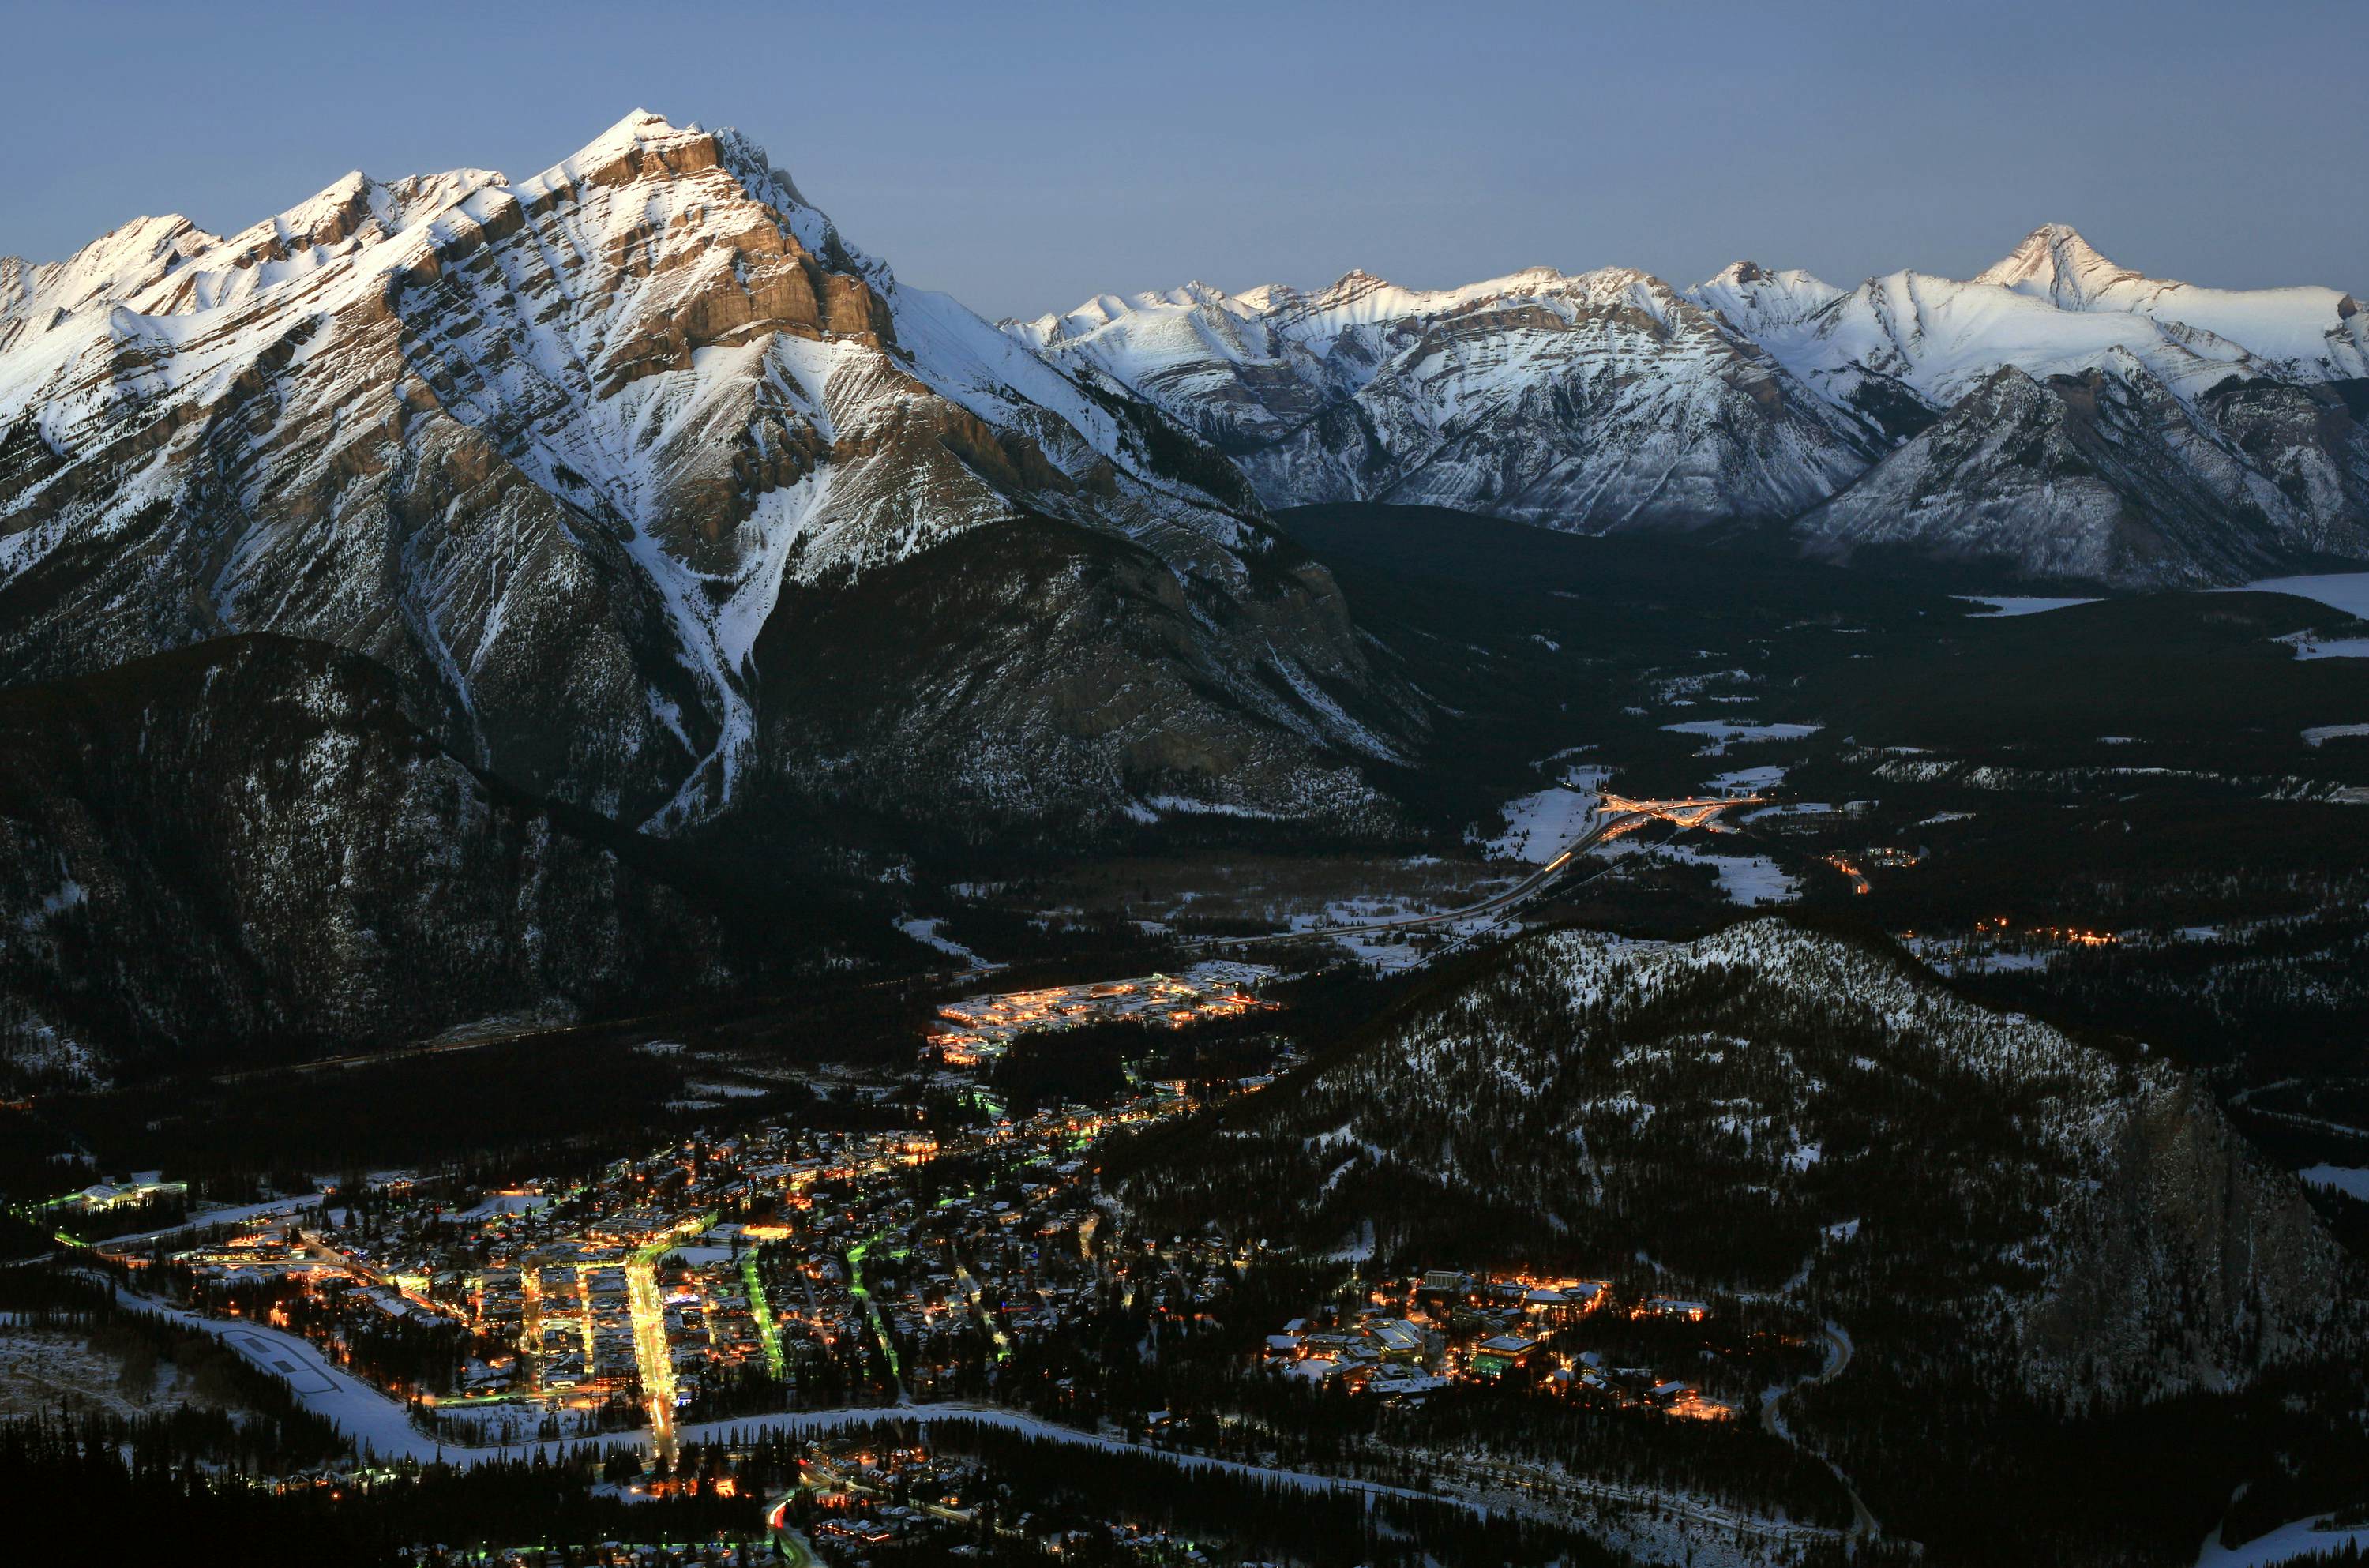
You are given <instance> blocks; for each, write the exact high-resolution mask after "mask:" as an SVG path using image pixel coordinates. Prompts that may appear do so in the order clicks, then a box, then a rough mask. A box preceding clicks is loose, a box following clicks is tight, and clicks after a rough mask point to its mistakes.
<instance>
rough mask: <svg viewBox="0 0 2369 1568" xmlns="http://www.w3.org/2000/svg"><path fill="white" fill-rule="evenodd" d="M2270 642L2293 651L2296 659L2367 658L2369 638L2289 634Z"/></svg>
mask: <svg viewBox="0 0 2369 1568" xmlns="http://www.w3.org/2000/svg"><path fill="white" fill-rule="evenodd" d="M2271 640H2272V642H2279V643H2284V644H2286V645H2287V647H2291V648H2293V649H2295V658H2369V637H2313V636H2306V635H2304V634H2303V633H2301V632H2291V633H2289V634H2288V635H2285V636H2283V637H2273V638H2272V639H2271Z"/></svg>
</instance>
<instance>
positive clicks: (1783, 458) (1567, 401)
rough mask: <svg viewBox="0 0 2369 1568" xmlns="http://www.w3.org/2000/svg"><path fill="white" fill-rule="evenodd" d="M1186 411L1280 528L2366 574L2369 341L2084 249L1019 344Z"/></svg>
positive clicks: (2353, 329)
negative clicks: (1427, 512) (1770, 542)
mask: <svg viewBox="0 0 2369 1568" xmlns="http://www.w3.org/2000/svg"><path fill="white" fill-rule="evenodd" d="M1004 328H1005V330H1006V331H1007V332H1009V333H1010V334H1011V335H1012V336H1013V338H1015V339H1016V340H1018V341H1020V342H1022V343H1024V344H1026V345H1027V346H1029V347H1030V348H1032V349H1036V350H1037V351H1038V352H1039V353H1041V354H1043V355H1045V356H1046V357H1047V359H1048V360H1050V361H1052V362H1053V363H1055V364H1057V365H1060V366H1063V367H1065V368H1068V369H1070V370H1071V371H1073V372H1076V373H1077V374H1078V375H1079V376H1080V377H1081V379H1083V380H1088V381H1099V382H1101V383H1103V384H1104V385H1107V386H1109V387H1111V388H1113V389H1123V390H1125V391H1127V392H1131V393H1134V394H1136V395H1140V396H1142V397H1145V398H1148V399H1150V401H1152V402H1155V403H1157V404H1158V405H1160V406H1161V407H1162V408H1163V409H1165V410H1166V411H1167V412H1168V413H1170V414H1171V415H1173V416H1174V417H1175V418H1177V419H1178V420H1179V421H1180V422H1181V423H1184V424H1185V425H1187V426H1189V427H1190V428H1191V429H1194V430H1195V431H1196V432H1197V433H1198V434H1200V435H1201V436H1203V437H1204V438H1206V439H1207V440H1208V441H1210V442H1211V443H1212V444H1214V445H1216V446H1217V447H1218V448H1219V450H1220V451H1223V452H1226V453H1227V454H1228V455H1229V456H1230V457H1232V458H1233V459H1234V460H1235V462H1236V463H1237V464H1240V465H1241V467H1242V471H1243V472H1244V473H1245V474H1246V475H1249V477H1250V480H1251V482H1252V484H1253V486H1254V487H1255V489H1256V490H1257V492H1258V494H1259V497H1260V498H1261V499H1263V500H1265V502H1266V503H1267V504H1268V505H1270V506H1290V505H1296V504H1300V503H1305V502H1317V501H1343V500H1379V501H1392V502H1405V503H1425V504H1432V505H1439V506H1449V507H1459V508H1464V509H1475V510H1482V511H1489V512H1493V513H1496V514H1498V515H1501V516H1505V517H1508V518H1513V519H1516V520H1518V521H1527V522H1535V523H1539V524H1542V525H1544V526H1548V527H1554V528H1565V529H1571V530H1574V531H1576V532H1590V533H1602V532H1616V531H1621V530H1634V529H1680V530H1703V529H1721V528H1727V529H1733V528H1737V527H1760V528H1768V529H1772V530H1782V531H1785V532H1790V533H1791V535H1792V536H1793V537H1794V538H1796V539H1797V540H1798V541H1799V542H1800V543H1801V544H1802V545H1803V546H1804V547H1806V548H1808V549H1811V550H1814V551H1817V552H1820V553H1825V554H1830V555H1837V556H1840V557H1845V558H1848V557H1850V556H1852V555H1859V554H1862V553H1865V552H1869V551H1888V552H1896V553H1901V554H1906V555H1916V556H1923V557H1933V558H1938V559H1941V560H1947V561H1955V562H1963V563H1968V564H1974V565H1979V566H1983V567H1988V568H1990V569H1992V570H1994V571H1997V572H1998V573H2001V574H2003V575H2007V576H2012V577H2022V578H2055V579H2082V580H2087V581H2091V582H2097V583H2102V584H2107V585H2112V586H2121V587H2159V586H2169V585H2194V584H2218V583H2230V582H2238V581H2243V580H2245V579H2247V578H2249V577H2254V576H2260V575H2262V574H2263V573H2264V572H2266V571H2268V570H2271V569H2273V568H2276V567H2282V566H2287V565H2294V564H2299V563H2305V562H2309V561H2315V560H2319V559H2324V558H2328V557H2342V558H2353V559H2358V558H2362V557H2364V556H2369V429H2364V426H2363V419H2364V418H2369V317H2364V316H2363V314H2362V311H2361V307H2360V305H2359V304H2358V303H2357V302H2355V301H2354V300H2353V299H2352V297H2351V296H2350V295H2347V294H2343V293H2340V292H2337V291H2335V290H2332V289H2313V288H2297V289H2271V290H2258V291H2245V292H2233V291H2226V290H2216V289H2203V288H2198V287H2195V286H2193V285H2191V284H2186V283H2176V282H2167V281H2162V280H2154V279H2149V278H2146V277H2145V276H2143V275H2141V274H2139V273H2136V272H2132V271H2129V270H2127V269H2123V268H2118V267H2116V266H2114V265H2113V264H2112V263H2111V262H2109V261H2107V260H2106V259H2105V258H2103V257H2101V256H2100V255H2099V254H2098V253H2097V252H2096V251H2095V250H2093V249H2092V248H2091V247H2090V246H2089V245H2088V244H2087V243H2086V242H2085V241H2083V240H2082V238H2081V236H2080V235H2077V234H2076V233H2074V232H2073V231H2072V230H2071V229H2069V228H2066V227H2064V226H2062V225H2060V224H2048V225H2045V226H2043V227H2042V228H2039V229H2036V230H2034V231H2033V232H2032V233H2031V235H2029V236H2028V237H2027V238H2026V239H2024V241H2023V242H2022V243H2021V244H2020V245H2019V246H2016V247H2015V249H2014V250H2013V251H2012V252H2011V253H2010V254H2009V256H2008V257H2007V258H2004V259H2003V260H2001V261H2000V262H1999V263H1998V264H1997V265H1996V266H1994V267H1991V268H1989V269H1986V270H1985V271H1984V272H1983V273H1982V274H1981V275H1980V276H1978V277H1976V278H1974V279H1973V280H1967V281H1957V280H1950V279H1944V278H1936V277H1932V276H1929V275H1927V274H1923V273H1917V272H1895V273H1893V274H1890V275H1889V276H1886V277H1883V278H1874V279H1870V280H1868V281H1866V282H1864V283H1862V284H1860V286H1859V287H1858V288H1857V289H1853V290H1848V291H1846V290H1842V289H1837V288H1835V287H1833V286H1831V285H1829V284H1826V283H1824V282H1822V281H1820V280H1817V279H1815V278H1814V277H1811V276H1810V275H1809V274H1808V273H1805V272H1800V271H1782V272H1772V271H1770V270H1768V269H1764V268H1762V267H1759V266H1757V265H1755V264H1753V263H1750V262H1738V263H1736V264H1735V265H1734V266H1731V267H1729V268H1728V269H1725V270H1724V271H1722V272H1721V273H1720V274H1719V275H1718V276H1717V277H1715V278H1712V279H1711V280H1709V281H1707V282H1704V283H1701V284H1699V285H1698V286H1696V287H1695V288H1692V289H1687V290H1679V289H1676V288H1673V287H1672V286H1671V285H1669V284H1668V283H1665V282H1664V281H1663V280H1660V279H1658V278H1654V277H1652V276H1649V275H1647V274H1645V273H1642V272H1637V271H1633V270H1630V269H1619V268H1612V269H1603V270H1600V271H1595V272H1587V273H1582V274H1579V275H1577V276H1575V277H1573V276H1565V275H1563V274H1562V273H1560V272H1557V271H1554V270H1552V269H1546V268H1538V269H1530V270H1528V271H1524V272H1517V273H1515V274H1513V275H1511V276H1509V277H1505V278H1498V279H1493V280H1489V281H1487V282H1482V283H1474V284H1471V285H1468V286H1466V287H1463V288H1459V289H1448V290H1438V291H1416V290H1409V289H1402V288H1398V287H1395V286H1393V285H1391V284H1389V283H1386V282H1384V281H1382V280H1380V279H1378V278H1374V277H1371V276H1369V275H1368V274H1366V273H1363V272H1352V273H1350V274H1349V275H1348V276H1346V277H1345V278H1343V279H1342V280H1340V281H1338V282H1336V283H1334V284H1333V285H1332V286H1331V287H1329V288H1326V289H1322V290H1318V291H1316V292H1299V291H1298V290H1294V289H1288V288H1283V287H1279V286H1270V287H1265V288H1259V289H1253V290H1251V291H1249V292H1244V293H1242V294H1227V293H1224V292H1220V291H1219V290H1215V289H1211V288H1209V287H1207V286H1206V285H1203V284H1198V283H1193V284H1187V285H1185V286H1184V287H1183V288H1181V289H1176V290H1173V291H1170V292H1166V293H1153V294H1139V295H1136V296H1133V297H1131V298H1125V299H1122V298H1118V297H1116V296H1113V295H1108V294H1105V295H1102V296H1100V297H1098V298H1096V299H1094V300H1092V301H1089V302H1088V303H1086V304H1084V305H1082V306H1081V307H1079V308H1078V309H1077V310H1074V311H1071V312H1070V313H1069V314H1068V315H1048V316H1044V317H1041V318H1039V319H1037V320H1036V321H1031V322H1024V323H1023V322H1007V323H1005V324H1004Z"/></svg>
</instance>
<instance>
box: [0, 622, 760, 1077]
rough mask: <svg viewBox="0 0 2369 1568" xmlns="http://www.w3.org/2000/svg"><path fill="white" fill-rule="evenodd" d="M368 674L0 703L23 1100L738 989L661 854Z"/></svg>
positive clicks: (275, 655) (224, 662) (156, 662)
mask: <svg viewBox="0 0 2369 1568" xmlns="http://www.w3.org/2000/svg"><path fill="white" fill-rule="evenodd" d="M397 696H398V694H397V692H396V691H395V682H394V681H393V680H392V679H391V678H390V677H389V676H388V675H387V673H386V671H385V670H383V669H381V668H379V667H378V666H376V665H373V664H372V663H371V662H370V661H369V660H367V659H364V658H360V657H359V656H357V655H354V654H350V653H347V652H343V651H341V650H338V649H335V648H331V647H326V645H322V644H317V643H304V642H299V641H295V640H293V639H290V638H283V637H278V636H271V635H260V636H240V637H233V638H225V639H221V640H216V641H212V642H208V643H205V644H203V645H201V646H200V647H195V648H190V649H186V650H182V651H178V652H176V653H171V654H166V655H161V656H158V657H156V658H149V659H144V660H140V661H136V662H133V663H131V664H126V665H123V666H120V667H118V668H116V669H113V670H107V671H104V672H102V673H100V674H97V675H94V676H86V677H83V678H80V679H77V680H74V681H63V682H57V683H53V684H49V685H42V686H36V687H28V688H24V689H20V690H17V691H11V692H0V1049H5V1050H6V1053H7V1057H8V1061H9V1066H10V1067H11V1069H12V1070H13V1071H14V1072H15V1074H16V1075H17V1078H18V1079H19V1080H20V1081H24V1080H34V1081H38V1080H41V1079H43V1078H51V1079H65V1080H72V1079H75V1078H83V1079H88V1078H98V1079H105V1078H106V1077H108V1076H109V1075H111V1074H113V1073H114V1072H116V1071H117V1070H126V1069H138V1068H141V1067H143V1066H154V1065H157V1064H160V1063H163V1064H169V1065H171V1066H173V1067H176V1068H180V1067H188V1066H192V1065H198V1064H201V1063H203V1062H205V1061H207V1060H209V1059H227V1058H229V1057H231V1056H233V1055H237V1056H239V1057H240V1059H242V1060H251V1059H256V1058H258V1057H268V1056H269V1055H270V1054H271V1052H272V1048H273V1047H274V1045H275V1043H276V1044H280V1045H284V1046H286V1047H290V1048H297V1047H301V1048H302V1050H303V1052H304V1054H316V1053H317V1052H318V1051H319V1050H320V1049H321V1048H323V1047H336V1046H361V1045H369V1044H374V1043H377V1042H381V1041H384V1040H390V1039H412V1038H418V1037H422V1036H428V1035H431V1034H434V1033H436V1032H437V1031H438V1030H440V1029H442V1028H446V1027H449V1026H451V1025H453V1024H460V1023H463V1022H468V1021H472V1020H475V1019H478V1018H481V1017H484V1016H486V1015H488V1014H493V1013H501V1012H509V1011H520V1010H532V1009H544V1010H546V1011H551V1012H555V1013H562V1014H564V1013H569V1012H573V1011H575V1010H577V1009H578V1008H601V1007H609V1006H613V1005H615V1004H618V1003H622V1002H630V1001H636V1000H640V999H647V998H652V997H657V996H661V995H664V996H679V995H681V994H691V993H696V992H697V991H699V990H703V989H707V988H714V987H721V986H725V985H728V984H731V983H734V982H735V981H737V980H739V979H746V978H747V976H748V974H749V973H750V963H751V962H752V961H753V960H752V959H751V958H750V956H749V955H748V954H747V953H745V952H743V951H742V947H743V946H744V945H746V944H743V943H741V942H740V941H739V938H738V935H737V934H736V933H735V932H734V931H733V930H731V929H730V928H729V927H728V926H727V923H726V922H724V921H721V920H720V919H719V918H718V917H717V916H716V915H715V912H713V911H712V910H710V909H708V908H707V907H706V906H705V905H704V903H703V902H701V901H700V900H698V899H697V898H693V897H687V896H686V895H685V894H683V893H681V892H679V891H678V890H677V888H676V887H673V886H671V885H670V883H669V877H668V876H666V875H665V873H664V872H663V871H662V870H654V869H653V867H652V864H651V862H652V859H653V857H654V856H655V855H656V854H657V853H658V852H659V850H660V849H661V848H662V847H663V846H656V845H651V844H649V843H648V842H647V841H643V840H640V839H639V838H638V837H637V836H636V835H635V834H632V833H630V832H627V831H625V830H622V829H617V828H614V827H612V826H611V825H610V824H608V823H606V822H604V821H601V819H599V818H593V817H591V816H590V815H589V813H583V812H571V811H565V810H557V809H555V808H552V807H546V806H544V804H542V803H539V802H536V801H533V800H531V799H528V798H526V797H524V796H522V795H520V794H518V793H517V792H516V791H514V790H512V789H510V788H509V787H508V786H506V785H503V784H498V783H496V782H489V781H488V780H487V779H486V778H484V777H482V776H480V775H479V774H478V773H475V771H473V770H472V769H471V768H470V767H469V766H467V765H466V764H464V763H463V761H461V760H460V759H458V758H455V757H453V756H452V754H451V753H449V752H447V751H446V750H443V749H442V748H441V747H440V746H438V745H437V744H436V742H435V741H433V740H432V739H430V738H429V737H427V736H426V735H424V734H422V733H421V732H420V730H419V729H418V727H416V726H415V725H413V724H412V723H411V722H410V721H409V720H408V719H407V718H406V717H405V715H404V714H403V711H402V708H401V706H400V704H399V702H398V700H397Z"/></svg>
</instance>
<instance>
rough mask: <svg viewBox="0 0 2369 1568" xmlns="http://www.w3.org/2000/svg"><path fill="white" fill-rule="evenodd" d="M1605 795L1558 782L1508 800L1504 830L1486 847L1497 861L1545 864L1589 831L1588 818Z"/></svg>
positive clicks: (1592, 814) (1594, 813)
mask: <svg viewBox="0 0 2369 1568" xmlns="http://www.w3.org/2000/svg"><path fill="white" fill-rule="evenodd" d="M1603 800H1604V797H1603V796H1602V795H1598V794H1596V792H1595V791H1593V790H1587V791H1582V790H1575V789H1564V788H1562V786H1561V785H1557V786H1556V787H1554V788H1552V789H1542V790H1540V791H1539V793H1538V794H1536V795H1524V796H1522V797H1521V798H1520V799H1519V800H1509V801H1507V802H1506V803H1505V831H1504V832H1502V833H1499V834H1498V835H1497V836H1496V837H1495V838H1493V839H1491V840H1490V841H1488V842H1487V843H1486V844H1485V845H1484V846H1483V847H1484V848H1486V849H1487V850H1488V852H1489V854H1490V856H1491V858H1493V859H1496V860H1526V861H1528V862H1529V863H1530V864H1532V865H1544V864H1546V863H1547V862H1549V861H1551V860H1552V859H1554V857H1555V856H1557V855H1559V854H1561V853H1562V849H1563V846H1564V845H1565V844H1567V843H1569V842H1571V841H1572V840H1574V839H1575V838H1577V837H1579V836H1580V834H1582V833H1584V832H1585V831H1587V819H1588V818H1591V817H1593V816H1595V815H1596V807H1598V806H1599V805H1601V804H1603Z"/></svg>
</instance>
